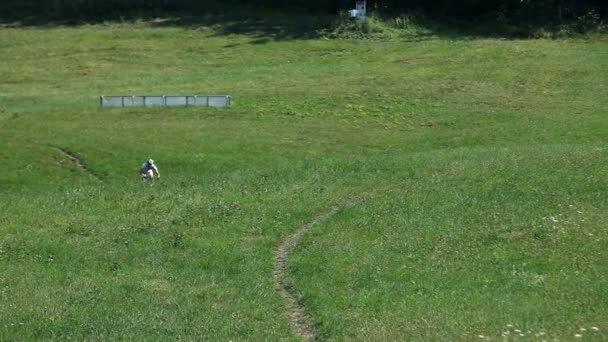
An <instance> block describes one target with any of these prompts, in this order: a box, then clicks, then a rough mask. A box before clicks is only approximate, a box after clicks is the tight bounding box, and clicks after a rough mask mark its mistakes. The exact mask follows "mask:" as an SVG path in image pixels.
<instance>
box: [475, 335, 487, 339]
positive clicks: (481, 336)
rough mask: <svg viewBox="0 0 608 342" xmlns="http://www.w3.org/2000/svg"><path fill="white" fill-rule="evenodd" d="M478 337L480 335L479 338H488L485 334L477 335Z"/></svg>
mask: <svg viewBox="0 0 608 342" xmlns="http://www.w3.org/2000/svg"><path fill="white" fill-rule="evenodd" d="M477 337H479V338H486V337H485V336H483V335H477Z"/></svg>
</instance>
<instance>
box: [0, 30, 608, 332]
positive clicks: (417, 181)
mask: <svg viewBox="0 0 608 342" xmlns="http://www.w3.org/2000/svg"><path fill="white" fill-rule="evenodd" d="M218 32H220V31H219V30H218V28H217V27H203V28H179V27H171V26H168V27H150V26H149V25H148V24H146V23H141V22H140V23H133V24H107V25H95V26H86V25H85V26H79V27H72V28H62V27H56V28H35V29H21V28H16V29H6V28H4V29H0V79H2V80H3V82H1V83H0V145H2V146H6V148H3V149H0V162H1V164H2V165H3V170H4V172H3V173H2V174H0V191H1V192H2V196H1V197H0V208H1V209H2V213H3V214H2V215H0V264H1V267H2V269H3V274H2V275H1V276H0V317H4V319H3V322H2V323H1V324H0V339H3V340H4V339H9V340H10V339H41V338H42V339H49V338H50V339H53V338H57V339H58V338H67V337H70V338H74V339H85V338H87V339H116V338H138V339H140V338H141V339H166V338H173V339H176V338H186V339H213V340H218V339H233V340H234V339H251V340H261V339H265V340H268V339H270V340H279V339H291V338H293V337H292V336H291V333H290V331H289V326H288V321H287V318H286V317H285V314H284V311H283V310H284V308H283V306H282V305H283V304H282V303H281V301H280V298H279V297H278V295H277V294H276V292H275V291H274V289H273V288H272V279H271V272H272V258H273V255H274V248H275V247H276V244H277V242H278V240H279V239H280V238H281V236H284V235H286V234H288V233H289V232H290V231H293V230H294V229H295V228H296V227H298V226H299V225H301V224H302V223H304V222H307V220H309V219H310V218H311V217H313V216H314V215H316V214H317V213H319V212H321V211H323V210H325V209H326V208H328V207H330V206H332V205H334V204H335V203H337V202H338V201H339V200H340V199H341V198H345V197H348V196H352V195H353V194H360V193H372V194H373V195H371V196H370V198H369V200H368V201H367V202H366V203H365V204H361V205H358V206H356V207H354V208H351V209H348V210H344V211H343V212H341V213H339V214H338V215H337V216H336V217H334V218H333V219H331V220H329V221H327V222H324V223H323V224H320V225H318V226H315V227H314V229H313V230H312V231H311V232H310V234H308V235H306V236H305V239H304V241H303V243H302V245H301V246H300V248H299V249H298V250H297V252H296V254H295V255H294V256H293V257H292V260H291V261H290V265H291V267H292V273H291V275H292V277H293V281H294V283H295V284H296V285H297V288H298V289H299V290H300V291H301V292H302V295H303V302H304V304H305V305H306V307H307V308H308V309H309V310H310V311H311V313H312V316H313V318H314V319H315V321H316V322H317V323H319V332H320V334H321V336H322V337H324V338H327V339H335V340H342V339H375V340H378V339H380V340H385V339H406V340H428V339H464V340H468V339H471V338H474V337H475V336H477V335H484V336H493V337H499V336H500V335H501V334H502V332H503V328H505V325H506V324H514V325H515V328H518V329H521V330H524V333H526V334H527V331H528V330H530V331H531V333H532V334H535V333H539V332H540V331H541V330H542V331H543V332H545V333H546V334H547V335H549V336H550V337H551V338H561V339H569V338H573V336H574V334H575V333H577V330H578V329H579V328H580V327H586V328H587V329H588V332H585V336H587V337H596V338H598V339H601V338H605V336H606V335H605V331H608V325H607V323H606V321H605V319H603V317H606V310H607V308H608V305H607V304H608V303H606V300H605V298H604V297H605V296H603V292H602V290H603V289H605V288H606V286H607V285H608V284H606V278H605V276H604V274H605V273H606V271H607V270H606V266H605V265H604V263H602V260H604V259H605V258H606V252H605V251H606V250H607V249H606V247H607V246H606V243H607V241H608V239H607V238H608V237H607V236H606V230H605V227H604V225H603V222H605V219H606V215H605V214H604V213H605V212H606V207H607V204H608V200H607V198H606V193H607V191H606V190H608V179H607V178H606V175H607V174H608V173H607V172H606V171H607V170H606V168H607V166H606V165H607V164H606V162H605V160H606V157H607V154H608V150H607V149H606V136H607V135H606V133H607V132H608V125H607V121H606V120H605V118H606V110H605V108H606V107H607V105H608V102H607V101H608V100H606V98H605V97H602V96H600V94H601V93H602V89H603V88H604V87H606V86H608V85H607V84H605V82H606V80H607V79H608V78H607V76H608V75H606V70H608V68H607V67H608V65H607V62H606V61H608V58H607V57H608V49H606V47H605V44H604V43H602V42H601V41H598V42H594V41H580V40H571V41H545V40H536V41H498V40H452V41H449V40H439V39H429V40H424V41H421V42H402V41H397V40H394V41H349V40H332V41H328V40H323V39H315V40H276V41H275V40H272V39H271V37H270V38H268V39H265V40H264V39H262V40H261V39H260V37H259V36H258V35H255V34H252V35H248V34H218ZM185 93H223V94H231V95H233V97H234V106H233V107H231V108H229V109H207V108H129V109H100V108H98V107H97V97H98V95H101V94H185ZM58 147H59V148H65V149H68V150H70V151H73V152H74V153H76V154H77V155H78V156H79V157H80V158H81V159H82V160H83V162H84V163H85V164H86V165H87V166H88V167H89V168H90V169H91V170H92V171H94V173H95V174H96V175H97V176H99V178H101V179H102V182H98V181H96V180H95V178H93V177H91V176H89V175H87V174H86V173H85V172H83V171H82V170H80V169H79V168H77V167H76V166H75V165H74V164H73V163H71V162H70V161H69V160H67V159H66V158H65V156H63V155H62V154H61V153H59V152H58V151H57V148H58ZM148 156H152V157H153V158H154V159H156V160H157V161H158V164H159V166H160V168H161V172H162V173H163V179H162V181H161V182H158V183H155V184H146V183H142V182H141V181H140V180H139V179H137V173H136V172H137V168H138V166H139V163H140V162H141V161H143V160H144V159H145V158H147V157H148ZM591 326H595V327H598V328H599V329H600V331H599V332H592V330H590V327H591ZM512 330H513V329H512ZM510 334H515V332H514V331H510ZM527 335H528V336H529V335H530V334H527Z"/></svg>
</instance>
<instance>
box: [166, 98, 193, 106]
mask: <svg viewBox="0 0 608 342" xmlns="http://www.w3.org/2000/svg"><path fill="white" fill-rule="evenodd" d="M187 104H188V103H187V97H186V96H165V105H166V106H185V105H187Z"/></svg>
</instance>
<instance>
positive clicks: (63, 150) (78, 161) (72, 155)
mask: <svg viewBox="0 0 608 342" xmlns="http://www.w3.org/2000/svg"><path fill="white" fill-rule="evenodd" d="M53 148H54V149H55V150H56V151H57V152H59V153H60V154H61V155H63V156H64V157H66V158H67V159H68V160H69V161H71V162H72V164H73V165H74V166H76V168H77V169H79V170H80V171H82V172H83V173H85V174H87V175H89V176H90V177H92V178H95V179H96V180H97V181H100V182H101V178H99V176H97V175H96V174H95V173H94V172H93V171H92V170H91V169H90V168H89V167H88V166H87V165H86V164H85V163H84V162H83V161H82V159H80V157H78V155H77V154H76V153H74V152H73V151H70V150H68V149H66V148H63V147H57V146H54V147H53Z"/></svg>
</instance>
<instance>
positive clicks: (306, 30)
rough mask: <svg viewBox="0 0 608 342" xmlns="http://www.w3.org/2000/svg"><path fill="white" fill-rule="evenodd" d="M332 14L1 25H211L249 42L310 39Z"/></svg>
mask: <svg viewBox="0 0 608 342" xmlns="http://www.w3.org/2000/svg"><path fill="white" fill-rule="evenodd" d="M331 22H332V17H331V16H329V15H324V14H318V13H306V12H303V13H293V12H278V11H272V12H271V11H259V10H256V11H243V10H238V11H234V12H231V13H229V14H227V13H204V14H203V13H180V12H171V13H158V12H151V13H133V14H126V15H116V14H113V15H99V16H69V15H65V14H59V15H58V14H55V15H49V14H36V15H32V14H26V15H7V14H6V13H5V14H3V13H2V12H0V28H1V27H5V28H7V27H27V28H52V27H71V26H80V25H95V24H107V23H139V24H144V25H147V26H149V27H158V28H161V27H180V28H185V29H204V28H211V29H212V32H214V33H213V34H214V35H216V36H227V35H237V34H238V35H248V36H250V37H251V41H250V43H251V44H265V43H268V42H271V41H282V40H297V39H314V38H318V37H319V36H320V35H321V32H323V30H325V29H327V28H328V27H330V26H331Z"/></svg>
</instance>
